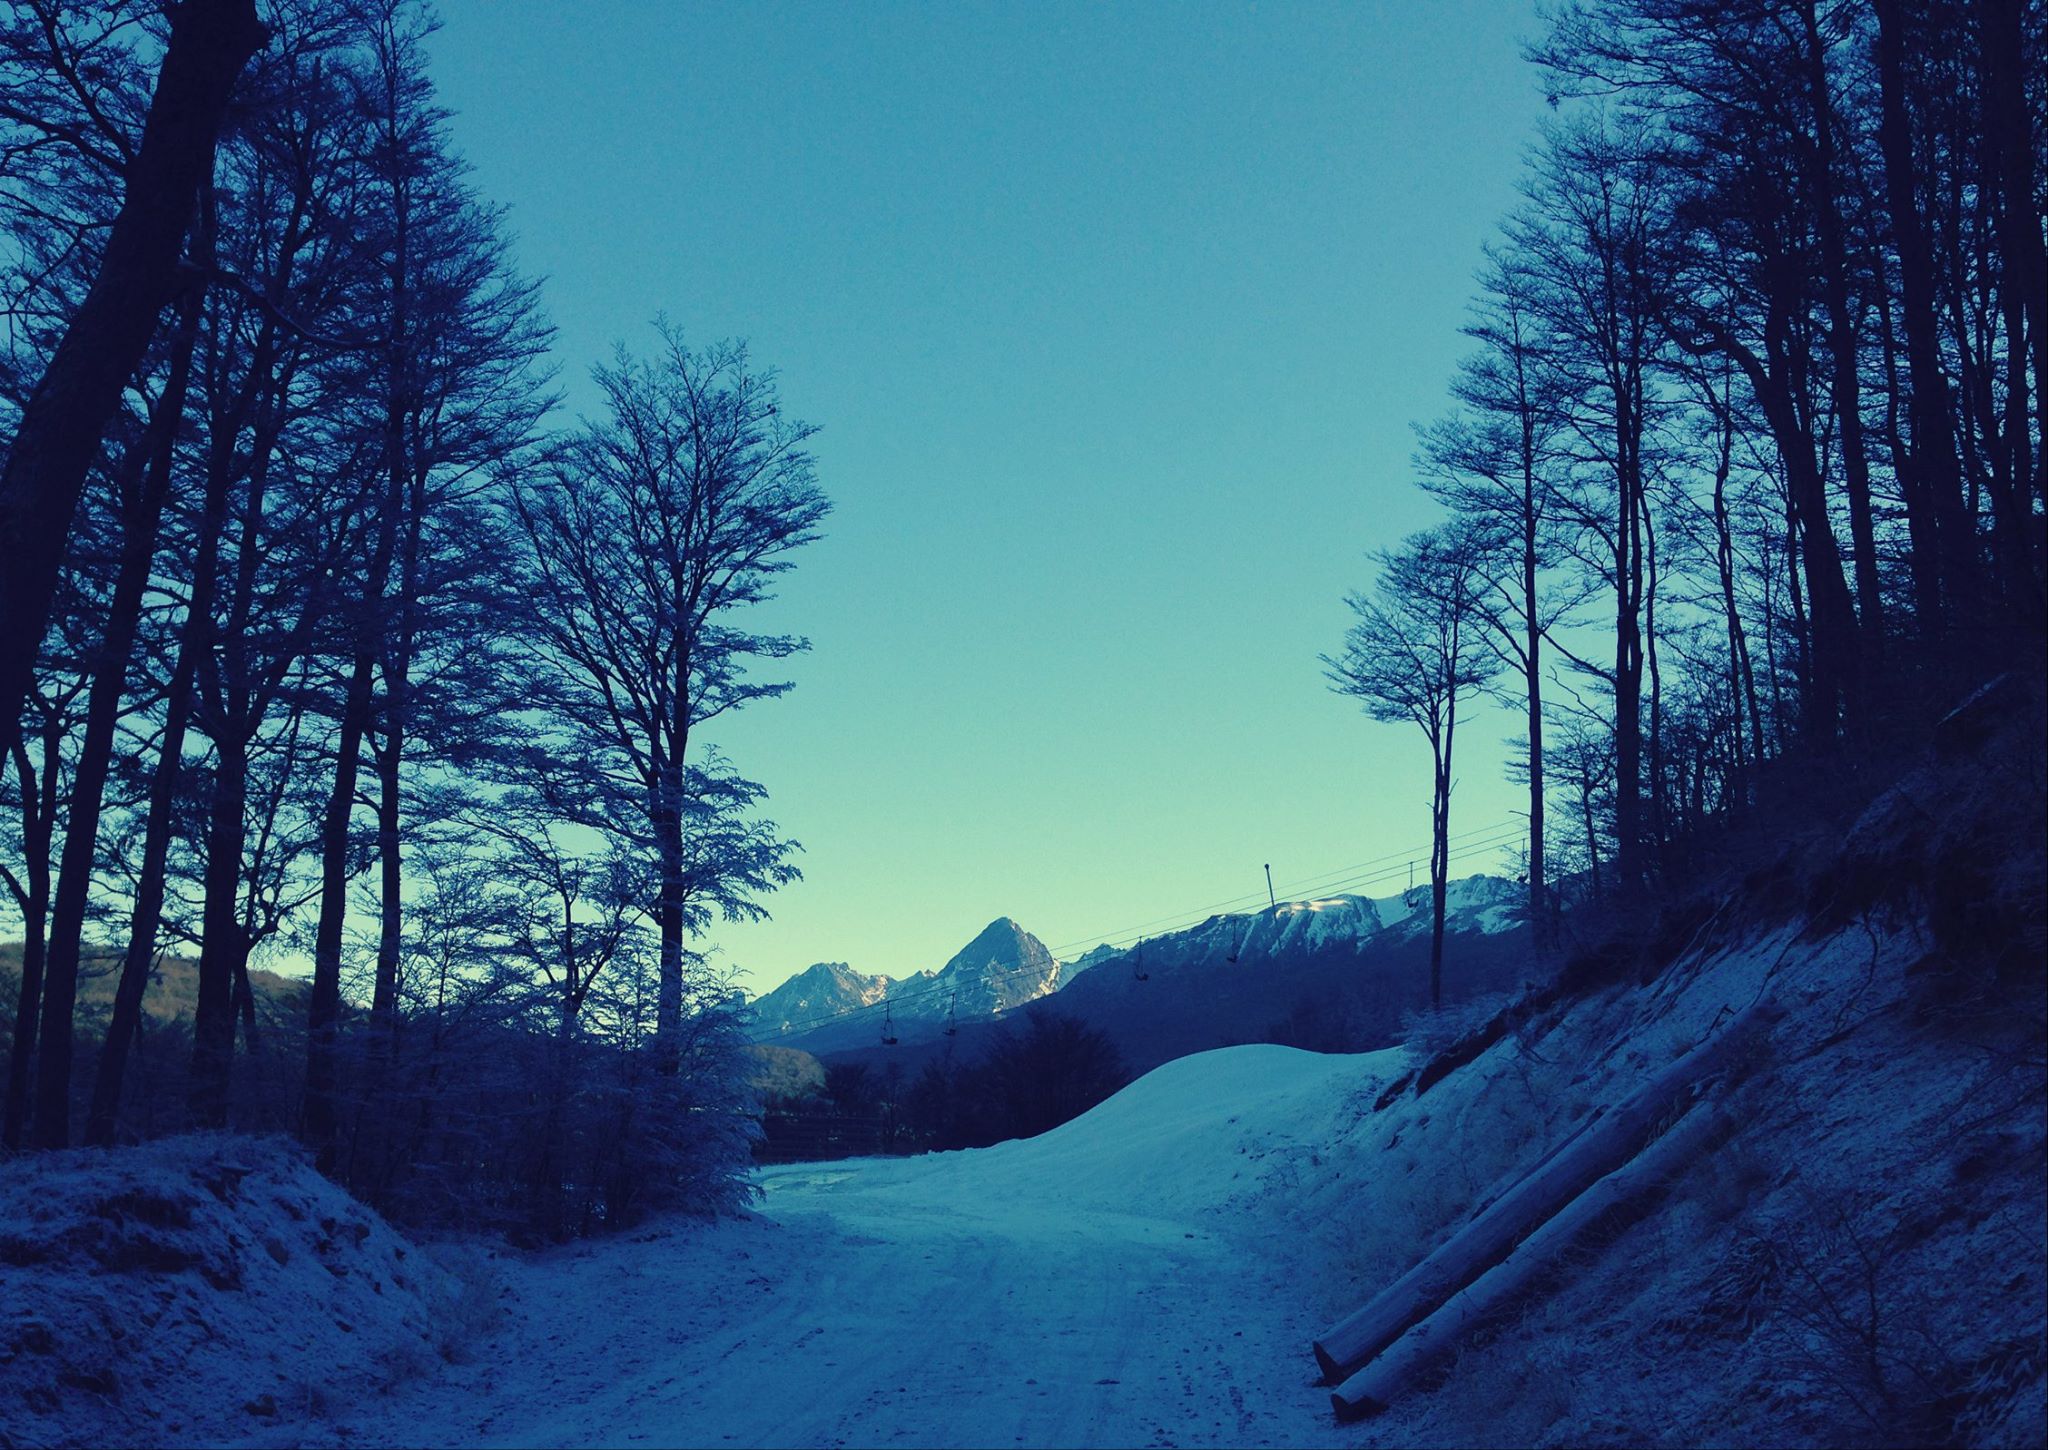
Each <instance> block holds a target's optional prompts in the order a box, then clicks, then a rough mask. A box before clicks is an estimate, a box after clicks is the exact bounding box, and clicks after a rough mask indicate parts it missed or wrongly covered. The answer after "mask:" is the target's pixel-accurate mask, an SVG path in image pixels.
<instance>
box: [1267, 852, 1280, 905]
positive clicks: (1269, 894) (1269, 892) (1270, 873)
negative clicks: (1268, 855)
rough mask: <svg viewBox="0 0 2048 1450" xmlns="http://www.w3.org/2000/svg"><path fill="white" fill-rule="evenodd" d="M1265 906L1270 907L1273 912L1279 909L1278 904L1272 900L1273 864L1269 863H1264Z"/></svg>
mask: <svg viewBox="0 0 2048 1450" xmlns="http://www.w3.org/2000/svg"><path fill="white" fill-rule="evenodd" d="M1266 905H1268V906H1270V907H1272V908H1273V909H1274V910H1275V911H1278V910H1279V909H1280V903H1279V902H1278V901H1276V900H1274V899H1273V863H1272V862H1271V861H1268V862H1267V863H1266Z"/></svg>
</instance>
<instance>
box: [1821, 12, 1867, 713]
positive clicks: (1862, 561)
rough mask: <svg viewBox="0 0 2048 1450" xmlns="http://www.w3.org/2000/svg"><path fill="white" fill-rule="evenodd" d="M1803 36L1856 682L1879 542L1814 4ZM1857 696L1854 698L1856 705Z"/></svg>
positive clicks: (1863, 667)
mask: <svg viewBox="0 0 2048 1450" xmlns="http://www.w3.org/2000/svg"><path fill="white" fill-rule="evenodd" d="M1801 20H1802V22H1803V25H1804V28H1805V31H1806V80H1807V91H1808V103H1809V104H1810V105H1811V106H1812V108H1813V158H1812V164H1811V166H1810V168H1809V176H1808V191H1809V194H1810V197H1811V200H1812V202H1813V210H1814V221H1815V227H1816V230H1817V231H1818V232H1819V234H1820V238H1819V239H1820V272H1821V300H1822V304H1823V306H1824V307H1825V309H1826V311H1827V317H1828V362H1829V366H1830V368H1831V378H1832V383H1833V388H1832V391H1833V397H1834V407H1835V420H1836V422H1837V424H1838V425H1839V426H1840V428H1841V448H1842V482H1843V486H1844V490H1845V492H1846V493H1847V494H1848V499H1849V552H1850V556H1851V559H1852V560H1853V562H1854V566H1855V575H1856V606H1857V608H1856V613H1855V634H1854V636H1853V639H1852V647H1853V648H1854V649H1855V652H1856V661H1857V662H1856V665H1855V668H1856V669H1857V671H1858V674H1859V675H1866V676H1867V675H1868V674H1870V673H1871V668H1870V667H1871V665H1872V664H1873V663H1874V662H1875V661H1876V660H1877V659H1878V657H1879V655H1880V654H1881V653H1882V651H1883V648H1884V603H1883V596H1882V594H1881V592H1880V590H1879V588H1878V575H1877V534H1876V530H1875V527H1874V526H1873V523H1872V519H1871V510H1870V457H1869V454H1868V452H1867V448H1866V444H1865V442H1864V438H1863V394H1862V375H1861V371H1860V368H1859V362H1860V359H1859V357H1858V355H1857V342H1856V335H1857V328H1856V317H1855V313H1854V310H1853V308H1852V306H1851V303H1850V298H1849V248H1848V242H1847V239H1846V237H1845V235H1844V232H1845V226H1844V223H1843V221H1842V208H1841V203H1840V200H1839V195H1838V189H1837V187H1836V185H1835V114H1834V106H1835V103H1834V96H1833V93H1832V89H1831V88H1830V86H1829V85H1828V73H1827V50H1826V47H1825V45H1824V43H1823V42H1822V40H1821V36H1820V24H1819V18H1818V16H1817V15H1816V14H1815V11H1814V3H1813V0H1806V3H1805V4H1804V5H1803V6H1802V7H1801ZM1861 693H1862V692H1861V690H1860V689H1859V690H1856V691H1853V692H1852V698H1854V697H1860V695H1861Z"/></svg>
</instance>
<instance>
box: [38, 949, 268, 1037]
mask: <svg viewBox="0 0 2048 1450" xmlns="http://www.w3.org/2000/svg"><path fill="white" fill-rule="evenodd" d="M21 949H22V944H21V943H20V942H18V941H14V942H0V980H4V982H5V984H6V993H5V995H6V1001H7V1008H8V1011H9V1012H10V1014H11V1013H12V1010H13V1006H14V1001H15V997H16V994H17V992H18V990H19V988H18V986H17V984H18V983H19V982H20V981H21ZM120 981H121V955H120V953H118V952H110V951H87V952H86V953H85V954H84V960H83V961H82V962H81V963H80V971H79V977H78V1002H79V1006H80V1008H81V1009H83V1010H84V1011H87V1012H91V1011H93V1010H94V1009H97V1010H99V1011H107V1010H110V1009H111V1008H112V1007H113V1004H114V991H115V988H117V987H118V986H119V985H120ZM249 985H250V987H251V988H252V989H254V991H255V993H256V1000H257V1002H258V1004H259V1005H262V1006H264V1007H267V1008H270V1009H272V1010H285V1009H295V1008H297V1007H298V1006H299V1005H300V1004H301V1003H303V1001H304V998H305V994H306V990H307V985H308V984H307V982H306V979H305V978H303V977H287V976H284V975H282V974H281V973H278V972H270V971H265V970H263V969H262V968H260V967H251V968H250V969H249ZM198 1006H199V959H198V958H196V957H182V956H170V955H165V956H162V957H159V958H158V959H157V964H156V969H155V970H154V971H153V972H151V973H150V978H149V986H148V988H147V989H146V990H145V991H144V993H143V996H142V1010H143V1011H144V1012H145V1013H147V1014H148V1015H149V1016H150V1017H153V1018H155V1019H156V1020H157V1021H159V1022H189V1021H191V1020H192V1015H193V1013H194V1012H195V1011H197V1010H198ZM9 1020H10V1021H11V1020H12V1017H11V1015H10V1018H9Z"/></svg>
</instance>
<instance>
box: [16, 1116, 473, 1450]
mask: <svg viewBox="0 0 2048 1450" xmlns="http://www.w3.org/2000/svg"><path fill="white" fill-rule="evenodd" d="M450 1262H451V1263H455V1264H457V1265H458V1266H461V1267H463V1269H464V1273H462V1274H457V1273H451V1272H450V1269H449V1268H448V1267H444V1266H443V1265H442V1264H441V1263H439V1262H437V1260H436V1257H435V1256H434V1255H431V1254H429V1253H427V1252H424V1251H422V1250H420V1249H419V1248H417V1247H415V1246H414V1245H412V1244H409V1243H407V1242H406V1241H405V1240H404V1239H402V1238H400V1237H399V1236H398V1235H397V1234H396V1233H394V1232H393V1231H392V1230H391V1228H390V1227H389V1226H388V1225H386V1224H385V1223H384V1221H383V1220H382V1219H381V1218H379V1217H378V1216H377V1215H376V1214H375V1213H372V1212H371V1211H370V1210H369V1209H367V1208H364V1207H363V1206H362V1205H361V1204H359V1203H357V1202H356V1201H355V1200H354V1199H352V1198H350V1197H349V1196H348V1194H346V1193H345V1192H343V1191H342V1190H341V1189H340V1188H338V1187H336V1186H335V1185H334V1184H332V1183H330V1182H329V1181H328V1180H326V1179H325V1178H323V1177H321V1176H320V1175H319V1174H318V1173H316V1172H314V1171H313V1167H312V1164H311V1163H310V1162H309V1161H308V1160H307V1158H306V1155H305V1154H304V1152H303V1151H302V1150H300V1149H299V1148H298V1147H297V1146H296V1145H295V1144H292V1143H290V1142H288V1141H286V1140H284V1139H281V1138H248V1137H229V1136H226V1135H217V1136H215V1135H194V1136H191V1137H184V1138H169V1139H164V1140H162V1141H159V1142H155V1143H150V1144H147V1145H145V1146H142V1147H137V1148H124V1149H116V1150H112V1151H104V1150H95V1149H81V1150H73V1151H70V1152H62V1153H46V1154H39V1155H36V1156H34V1157H19V1158H15V1159H13V1160H11V1161H9V1162H7V1163H6V1164H5V1171H4V1173H0V1306H4V1308H0V1444H4V1445H46V1444H101V1445H105V1444H132V1445H145V1444H162V1443H169V1442H177V1443H186V1444H191V1443H198V1444H219V1443H224V1442H226V1441H228V1440H231V1439H240V1438H241V1437H242V1436H244V1435H247V1434H249V1433H251V1432H252V1431H259V1430H261V1429H262V1428H264V1427H265V1426H268V1425H271V1424H273V1423H275V1422H278V1421H298V1420H303V1419H304V1418H306V1417H307V1416H308V1415H316V1416H317V1415H320V1414H324V1413H327V1412H328V1410H329V1409H331V1408H332V1407H334V1406H336V1405H338V1404H339V1403H341V1402H342V1401H344V1400H351V1399H360V1398H362V1397H364V1396H366V1395H375V1394H378V1393H383V1392H386V1391H388V1390H389V1389H391V1388H392V1387H394V1386H395V1385H397V1384H399V1383H402V1382H403V1381H404V1380H405V1379H406V1378H408V1377H412V1376H416V1375H418V1374H421V1373H424V1372H425V1371H426V1370H427V1369H428V1368H430V1367H432V1366H435V1365H438V1364H439V1363H440V1362H441V1361H442V1360H443V1358H445V1357H447V1356H451V1355H460V1354H462V1353H466V1352H467V1348H468V1346H467V1345H466V1344H465V1343H463V1342H462V1340H463V1335H464V1334H466V1333H468V1332H470V1331H472V1330H475V1331H481V1330H483V1329H485V1328H487V1327H488V1324H489V1321H490V1319H491V1318H492V1316H493V1315H494V1313H495V1308H494V1302H493V1301H494V1299H495V1290H492V1289H489V1288H488V1287H487V1286H486V1285H485V1283H484V1280H483V1279H482V1278H474V1275H473V1274H470V1272H469V1261H468V1260H466V1259H463V1258H460V1257H457V1256H451V1258H450ZM466 1278H474V1282H466Z"/></svg>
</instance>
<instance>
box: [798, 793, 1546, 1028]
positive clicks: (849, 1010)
mask: <svg viewBox="0 0 2048 1450" xmlns="http://www.w3.org/2000/svg"><path fill="white" fill-rule="evenodd" d="M1520 833H1521V828H1520V826H1519V824H1516V823H1512V822H1509V823H1501V824H1496V825H1495V826H1492V827H1482V828H1480V829H1479V830H1474V831H1466V832H1462V833H1460V834H1461V836H1462V837H1465V838H1467V839H1466V840H1465V844H1463V845H1461V846H1459V847H1458V848H1457V849H1455V850H1453V851H1451V852H1450V853H1449V858H1448V859H1449V860H1453V861H1456V860H1463V859H1466V858H1468V857H1471V856H1476V855H1481V854H1484V853H1486V852H1488V851H1496V850H1499V849H1501V848H1503V847H1505V846H1507V845H1510V844H1512V843H1513V842H1514V841H1516V840H1518V839H1519V838H1520ZM1482 834H1484V836H1485V838H1484V839H1481V840H1477V841H1474V840H1470V839H1469V838H1470V837H1472V836H1475V835H1482ZM1453 839H1457V838H1456V837H1454V838H1453ZM1375 859H1376V860H1377V861H1386V860H1394V859H1399V860H1401V861H1402V864H1401V865H1399V866H1395V867H1392V868H1388V869H1383V870H1380V871H1377V872H1368V873H1366V874H1365V875H1363V876H1360V877H1357V878H1355V879H1350V880H1340V881H1334V882H1328V883H1327V884H1326V885H1325V886H1324V887H1323V889H1324V890H1326V891H1331V892H1332V893H1333V894H1357V893H1352V892H1344V891H1342V890H1341V888H1344V887H1361V886H1374V885H1380V884H1383V883H1386V882H1390V881H1398V880H1400V879H1401V877H1402V875H1403V874H1404V872H1405V871H1406V868H1407V860H1406V855H1405V853H1402V852H1394V853H1391V854H1390V855H1389V856H1383V857H1378V858H1375ZM1359 864H1360V865H1371V864H1374V863H1373V862H1361V863H1359ZM1345 869H1347V870H1349V869H1354V868H1345ZM1318 879H1322V878H1318ZM1253 895H1254V896H1256V895H1257V893H1253ZM1242 899H1243V898H1239V897H1233V898H1231V901H1230V902H1227V903H1219V904H1222V905H1228V904H1233V903H1235V902H1237V901H1241V900H1242ZM1289 904H1290V905H1292V904H1294V903H1293V902H1290V903H1289ZM1214 914H1215V913H1214V912H1213V911H1209V910H1208V909H1206V908H1205V909H1203V914H1199V915H1194V916H1192V917H1187V918H1170V917H1160V918H1156V919H1155V921H1154V922H1147V923H1143V924H1142V925H1144V926H1152V925H1155V924H1157V922H1159V921H1170V920H1179V921H1180V925H1178V926H1175V927H1170V928H1168V930H1167V931H1166V932H1153V933H1149V934H1147V933H1144V932H1140V933H1139V934H1138V935H1136V936H1130V935H1122V934H1120V935H1117V936H1112V937H1109V938H1107V939H1105V938H1101V937H1097V938H1094V940H1095V941H1096V944H1097V945H1098V946H1107V947H1115V948H1118V949H1119V950H1118V952H1117V955H1119V956H1122V955H1124V954H1125V951H1126V950H1127V949H1129V948H1131V947H1134V946H1136V945H1138V944H1139V943H1141V942H1143V941H1148V940H1150V939H1152V937H1154V936H1163V935H1168V934H1170V933H1171V932H1173V931H1179V930H1184V929H1186V928H1187V927H1192V926H1198V925H1200V924H1201V923H1202V922H1204V921H1207V920H1209V919H1210V917H1211V916H1213V915H1214ZM1127 930H1128V929H1127ZM1089 939H1090V938H1087V937H1083V938H1080V940H1081V941H1087V940H1089ZM1068 945H1072V944H1071V943H1070V944H1068ZM1062 949H1064V947H1063V948H1062ZM1048 951H1051V949H1050V948H1048ZM1053 955H1054V956H1055V957H1057V955H1058V954H1057V953H1056V952H1054V953H1053ZM1042 973H1043V969H1042V968H1038V967H1018V968H1014V969H1012V970H1010V971H1007V972H994V973H990V974H989V975H987V976H984V977H982V978H981V979H980V980H982V981H984V982H990V983H994V982H1006V981H1010V980H1014V979H1017V978H1023V977H1032V976H1038V975H1042ZM957 990H958V989H957V988H956V987H954V986H952V985H950V984H945V985H941V984H939V983H932V984H929V985H926V986H923V987H918V988H916V989H914V990H912V991H908V992H898V993H894V994H892V995H889V996H885V997H881V998H878V999H877V1000H875V1001H873V1002H864V1003H861V1004H860V1005H858V1006H854V1007H842V1008H840V1009H839V1010H838V1011H836V1012H825V1013H820V1014H817V1015H816V1016H812V1017H804V1018H798V1019H796V1020H795V1021H792V1022H786V1023H784V1024H782V1026H781V1027H780V1028H779V1029H778V1030H777V1035H778V1036H788V1035H790V1034H792V1033H800V1032H807V1031H810V1030H811V1029H813V1028H815V1027H822V1026H824V1025H825V1024H827V1023H830V1022H837V1021H841V1020H850V1019H854V1018H859V1017H870V1018H872V1017H873V1016H874V1015H875V1014H876V1013H878V1012H887V1011H888V1010H889V1008H890V1006H891V1004H893V1003H902V1002H914V1001H917V1000H918V999H919V998H922V997H930V996H935V995H937V994H939V993H941V992H953V991H957Z"/></svg>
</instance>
